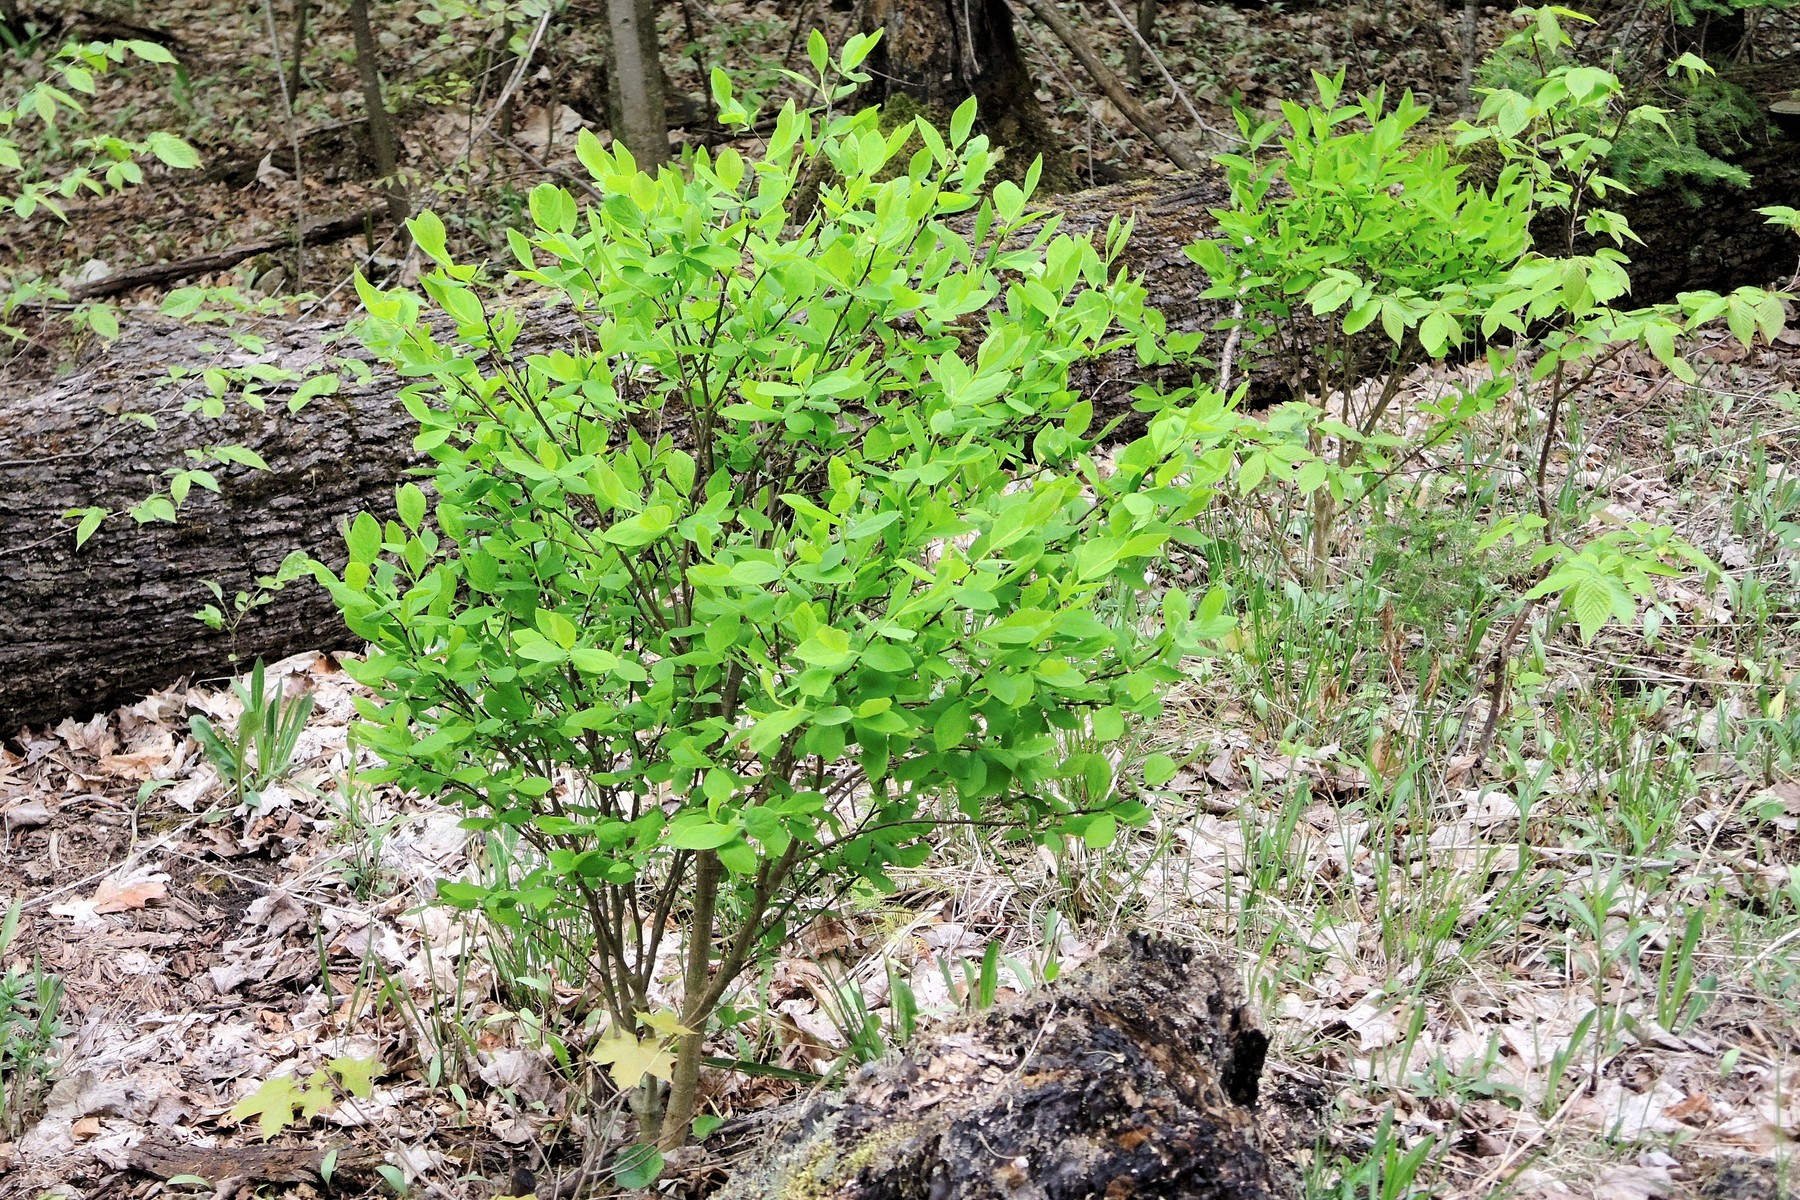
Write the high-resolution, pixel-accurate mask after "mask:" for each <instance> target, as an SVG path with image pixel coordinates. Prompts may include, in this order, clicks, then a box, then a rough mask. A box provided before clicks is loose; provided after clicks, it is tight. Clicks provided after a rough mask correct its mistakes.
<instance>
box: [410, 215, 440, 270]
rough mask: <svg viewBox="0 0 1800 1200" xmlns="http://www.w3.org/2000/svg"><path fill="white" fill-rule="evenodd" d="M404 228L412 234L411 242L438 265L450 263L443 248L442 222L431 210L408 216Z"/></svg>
mask: <svg viewBox="0 0 1800 1200" xmlns="http://www.w3.org/2000/svg"><path fill="white" fill-rule="evenodd" d="M406 228H407V230H408V231H409V232H411V234H412V238H413V244H414V245H416V246H418V248H419V249H420V250H422V251H424V252H425V256H426V257H427V258H429V259H431V261H432V262H435V263H437V264H438V265H439V266H443V267H447V266H449V265H450V255H449V252H448V251H447V250H445V248H444V238H445V230H444V222H443V221H442V220H440V219H439V218H438V215H437V214H436V213H434V212H432V211H431V210H429V209H427V210H426V211H424V212H422V213H420V214H419V215H418V216H416V217H408V218H407V220H406Z"/></svg>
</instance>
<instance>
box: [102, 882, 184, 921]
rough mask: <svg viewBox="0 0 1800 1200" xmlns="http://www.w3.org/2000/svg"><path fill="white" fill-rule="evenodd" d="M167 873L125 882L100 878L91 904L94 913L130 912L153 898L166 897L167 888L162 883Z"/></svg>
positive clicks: (160, 898) (162, 898) (167, 893)
mask: <svg viewBox="0 0 1800 1200" xmlns="http://www.w3.org/2000/svg"><path fill="white" fill-rule="evenodd" d="M166 879H168V876H167V875H161V874H158V875H152V876H148V877H146V878H143V879H139V880H136V881H133V882H127V883H115V882H114V881H113V880H111V879H102V880H101V881H100V886H99V887H97V888H95V889H94V898H93V905H94V911H95V912H96V913H119V912H130V911H131V910H133V909H137V908H143V907H144V906H145V905H147V904H149V903H150V902H151V901H153V900H164V899H167V898H168V895H169V889H168V887H167V886H165V884H164V882H163V881H164V880H166Z"/></svg>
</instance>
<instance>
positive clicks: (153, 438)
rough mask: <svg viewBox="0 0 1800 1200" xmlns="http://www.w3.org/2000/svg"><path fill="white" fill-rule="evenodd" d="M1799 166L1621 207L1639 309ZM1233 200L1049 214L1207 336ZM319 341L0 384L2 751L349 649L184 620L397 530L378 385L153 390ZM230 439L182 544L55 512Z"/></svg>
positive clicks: (391, 409)
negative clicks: (6, 743)
mask: <svg viewBox="0 0 1800 1200" xmlns="http://www.w3.org/2000/svg"><path fill="white" fill-rule="evenodd" d="M1790 75H1791V72H1789V73H1786V74H1784V73H1782V72H1775V73H1774V74H1773V75H1772V77H1771V80H1772V81H1771V82H1769V83H1768V84H1767V88H1766V89H1765V90H1769V91H1770V92H1771V93H1772V92H1773V91H1774V90H1777V89H1780V88H1782V87H1789V88H1791V86H1792V83H1791V82H1787V81H1788V80H1789V76H1790ZM1794 151H1795V144H1794V142H1793V140H1792V139H1791V138H1790V137H1789V136H1787V135H1785V134H1783V133H1782V132H1781V131H1780V130H1779V129H1777V128H1775V127H1773V126H1771V127H1770V128H1769V129H1767V130H1765V131H1764V132H1763V133H1762V134H1760V135H1759V136H1758V138H1757V139H1756V140H1755V141H1754V142H1752V143H1751V144H1749V145H1747V146H1745V147H1742V148H1740V150H1739V152H1738V153H1737V154H1736V155H1735V156H1734V157H1735V159H1736V161H1737V162H1738V163H1739V164H1740V165H1742V166H1743V167H1744V168H1745V169H1746V170H1748V171H1749V172H1750V173H1751V175H1752V176H1753V177H1754V179H1755V183H1754V184H1753V186H1752V187H1751V188H1748V189H1731V188H1723V187H1718V188H1709V189H1705V190H1704V191H1700V192H1697V193H1693V194H1683V193H1681V192H1679V191H1678V190H1675V189H1667V190H1664V191H1662V192H1659V193H1654V194H1646V195H1641V196H1636V197H1631V198H1629V199H1628V200H1627V202H1626V205H1625V207H1626V208H1627V211H1628V215H1629V216H1630V218H1631V221H1632V224H1633V226H1634V227H1635V228H1636V229H1637V230H1638V232H1639V233H1640V235H1642V236H1643V237H1644V239H1645V242H1646V243H1647V244H1646V245H1643V246H1636V247H1633V248H1632V258H1633V263H1632V274H1633V277H1634V279H1635V280H1636V281H1637V290H1636V298H1637V299H1639V300H1640V301H1646V302H1647V301H1651V300H1657V299H1663V298H1666V297H1668V296H1671V295H1673V294H1674V293H1675V292H1677V291H1680V290H1683V289H1687V288H1728V287H1731V286H1735V285H1737V284H1744V283H1752V284H1761V283H1766V282H1768V281H1769V280H1771V279H1776V278H1785V277H1786V276H1787V275H1788V274H1789V273H1790V272H1792V270H1793V269H1794V265H1795V250H1796V247H1795V244H1794V239H1792V238H1791V237H1787V236H1786V235H1783V234H1778V233H1776V232H1774V231H1772V230H1770V229H1769V228H1768V226H1766V225H1765V224H1763V222H1762V219H1761V218H1760V217H1759V216H1757V215H1756V213H1755V209H1756V208H1757V207H1758V206H1759V205H1767V204H1783V203H1792V200H1793V197H1794V196H1796V195H1800V154H1796V153H1795V152H1794ZM1225 199H1226V194H1225V188H1224V183H1223V180H1222V179H1221V178H1220V177H1219V176H1218V175H1217V174H1216V173H1208V174H1203V175H1195V176H1176V177H1171V178H1156V179H1148V180H1143V181H1139V182H1135V183H1128V184H1119V185H1114V186H1111V187H1105V188H1098V189H1093V190H1089V191H1085V192H1076V193H1072V194H1070V195H1067V196H1063V197H1058V198H1055V199H1054V200H1052V201H1050V203H1052V204H1054V206H1055V208H1056V209H1057V210H1058V211H1060V212H1061V213H1062V215H1063V228H1064V229H1065V230H1066V231H1070V232H1095V233H1098V232H1103V231H1104V230H1105V228H1106V225H1107V223H1108V222H1109V221H1110V220H1111V219H1113V218H1114V217H1129V218H1132V219H1133V220H1134V222H1135V232H1134V234H1133V237H1132V239H1131V241H1130V243H1129V244H1128V246H1127V248H1126V252H1125V265H1126V266H1127V267H1128V268H1129V269H1130V270H1132V271H1134V272H1136V273H1138V274H1140V275H1141V276H1142V277H1143V279H1144V282H1145V286H1146V288H1147V290H1148V293H1149V300H1150V302H1151V303H1152V304H1153V305H1155V306H1157V307H1158V308H1160V309H1162V310H1163V312H1164V313H1165V314H1167V316H1168V319H1169V324H1170V326H1171V328H1174V329H1181V330H1202V331H1213V330H1215V329H1216V327H1217V326H1218V325H1219V323H1220V322H1221V321H1223V320H1225V319H1227V318H1229V316H1230V312H1229V310H1228V308H1227V307H1226V306H1225V305H1223V304H1221V303H1219V302H1216V301H1209V300H1203V299H1201V298H1200V293H1201V292H1202V291H1203V290H1204V289H1205V286H1206V280H1205V277H1204V275H1203V274H1202V273H1201V272H1200V270H1199V268H1198V267H1196V266H1194V265H1193V263H1191V262H1190V261H1189V260H1188V259H1187V257H1186V255H1185V254H1183V252H1182V248H1183V247H1184V246H1185V245H1187V244H1188V243H1190V242H1192V241H1194V240H1196V239H1198V238H1201V237H1204V236H1207V235H1208V234H1209V233H1210V232H1211V231H1212V229H1213V228H1214V226H1213V221H1212V217H1211V210H1212V209H1213V208H1216V207H1218V206H1220V205H1222V204H1223V203H1224V202H1225ZM527 324H528V326H529V327H530V329H531V331H532V333H531V336H532V338H533V339H534V340H535V341H536V342H538V343H539V344H542V345H546V346H550V345H558V344H565V343H567V342H569V341H570V340H572V337H573V333H574V328H575V322H574V319H573V317H572V316H571V315H570V314H568V313H567V312H566V311H558V310H539V311H536V312H534V313H532V315H531V316H530V317H529V318H528V320H527ZM330 332H331V330H330V329H329V328H327V327H324V326H320V325H316V324H315V325H311V326H302V325H296V326H293V327H290V328H287V329H283V330H277V331H276V332H275V334H274V335H272V336H271V338H270V343H269V344H270V349H269V351H268V352H267V353H264V354H262V355H258V356H249V355H244V354H239V353H236V352H228V351H221V350H220V349H218V347H217V344H216V343H218V342H220V341H222V340H223V339H221V338H220V336H219V334H218V333H217V332H216V331H214V330H209V329H205V328H191V327H187V326H182V325H178V324H173V323H170V322H166V321H157V320H149V321H144V322H140V323H137V324H132V325H128V327H127V329H126V333H125V336H124V337H123V338H121V339H120V340H119V341H118V342H116V343H114V344H112V345H111V346H108V347H103V348H99V349H96V350H95V351H94V352H93V353H92V354H90V356H89V357H88V358H87V359H86V360H85V361H82V362H80V363H77V364H74V365H73V369H71V370H68V371H67V372H65V373H63V374H60V375H58V376H56V377H54V378H45V379H42V380H39V381H37V382H33V383H28V384H24V385H19V384H14V385H10V386H9V385H6V384H4V383H3V382H0V613H3V614H4V617H0V622H3V624H0V628H3V629H4V631H5V636H3V637H0V737H10V736H12V735H14V734H16V733H17V732H18V731H19V729H20V727H21V726H23V725H26V724H41V723H45V722H54V721H57V720H59V719H61V718H62V717H64V716H80V715H85V714H86V713H88V712H92V711H95V710H97V709H101V708H105V707H107V706H109V705H113V704H117V703H120V702H124V701H129V700H131V699H134V698H136V697H138V696H141V695H143V694H144V693H145V692H147V691H149V690H151V689H153V688H158V687H164V686H167V685H168V684H170V683H172V682H174V681H175V680H176V679H178V678H179V677H181V676H183V675H190V676H208V675H217V674H220V673H222V672H225V671H227V670H230V669H232V668H233V667H234V665H237V664H240V663H242V662H244V661H248V660H249V659H251V658H254V657H255V656H257V655H263V656H277V655H281V654H285V653H291V652H295V651H299V650H303V649H320V648H330V647H334V646H341V645H345V644H347V643H348V642H349V641H350V638H349V636H348V634H347V632H346V631H345V630H344V628H343V626H342V624H341V623H340V622H339V620H338V618H337V615H336V612H335V611H334V609H333V608H332V606H331V604H330V602H329V601H328V600H327V598H326V596H325V594H324V593H323V592H322V591H321V590H320V589H318V588H316V587H313V586H310V585H308V584H302V585H300V586H297V587H292V588H289V589H288V590H287V591H286V592H284V593H282V594H281V595H280V596H278V597H277V598H276V599H275V600H274V602H273V603H271V604H269V605H268V606H267V607H264V608H261V609H259V610H257V611H256V612H255V613H253V614H252V615H251V616H250V617H249V619H248V620H246V621H245V622H244V623H243V624H242V625H241V626H240V627H239V628H238V629H237V630H236V633H235V636H234V637H228V636H225V635H223V634H215V633H212V632H209V631H208V630H206V629H204V628H202V627H201V626H200V625H198V624H197V623H196V622H195V621H193V620H192V619H191V614H192V613H193V612H194V610H195V609H197V608H199V607H200V606H201V605H202V604H204V603H207V602H208V601H209V600H210V596H209V595H208V594H207V593H206V592H205V590H204V589H203V586H202V581H203V580H209V579H210V580H215V581H217V582H218V583H219V584H220V586H221V587H222V588H223V589H224V590H225V593H226V595H227V596H230V595H231V594H232V593H234V592H236V591H238V590H239V589H243V588H246V587H249V586H250V585H251V583H252V581H254V580H255V579H256V577H257V576H258V575H261V574H266V573H268V572H270V571H272V570H274V568H275V567H276V565H277V564H279V563H280V562H281V560H282V559H283V558H284V557H285V556H286V555H287V554H288V552H289V551H292V550H296V549H305V550H308V551H311V552H313V553H316V554H318V555H319V556H320V557H322V558H326V559H328V560H329V559H330V558H331V557H332V555H333V554H335V553H337V552H338V548H339V547H340V546H341V542H340V540H339V539H338V536H337V530H338V528H339V526H340V525H341V523H342V522H343V521H344V520H345V519H346V518H348V517H349V516H351V515H353V514H354V513H356V512H357V511H358V510H361V509H371V510H374V511H377V512H381V513H386V512H389V511H391V508H390V506H391V504H392V489H393V487H394V485H395V484H396V483H397V482H398V481H399V480H400V479H401V477H402V475H403V473H404V472H405V471H406V470H407V468H408V467H410V466H412V465H414V463H415V462H416V458H415V456H414V454H413V452H412V449H411V438H410V431H411V424H412V423H411V421H410V419H409V418H407V416H406V414H405V412H404V410H403V409H402V408H401V406H400V405H399V403H398V402H397V401H396V399H395V395H394V393H395V385H394V383H393V381H392V380H391V378H389V377H388V376H387V375H386V374H385V373H382V372H377V373H376V374H375V375H374V376H373V377H372V378H371V379H369V380H368V381H366V382H362V383H351V384H348V385H347V386H346V387H345V388H344V389H343V390H342V391H340V392H339V393H338V394H337V395H335V396H332V397H329V398H321V399H318V400H315V401H313V402H312V403H311V404H310V405H308V406H307V407H306V408H305V409H304V410H303V411H302V412H300V413H299V414H297V415H289V414H287V413H286V412H285V411H284V409H283V406H282V404H281V403H280V401H281V400H282V398H283V390H282V388H281V387H279V386H275V387H270V388H267V389H265V393H264V394H265V396H266V398H267V399H268V400H269V401H270V404H269V410H268V413H267V414H266V415H264V414H258V413H240V414H238V415H235V416H232V417H229V418H227V419H226V420H224V421H206V420H202V419H201V418H199V417H197V416H193V415H191V414H183V413H182V412H181V411H180V409H181V406H180V404H179V403H171V402H170V396H171V392H170V388H169V386H168V385H167V384H166V383H165V382H164V380H165V377H166V373H167V369H168V368H169V367H171V366H183V367H187V368H194V367H199V366H214V365H219V366H229V365H233V362H234V361H239V360H241V361H250V360H251V359H252V358H253V357H254V358H255V359H256V360H257V361H266V362H273V363H274V364H276V365H279V366H284V367H289V368H293V369H298V370H313V369H320V368H321V366H322V364H324V362H325V360H326V359H327V357H328V355H329V353H330V352H329V351H327V350H326V349H325V347H324V339H325V337H326V335H327V334H329V333H330ZM1219 344H1220V340H1219V339H1218V338H1216V337H1215V338H1213V339H1212V340H1211V341H1210V342H1209V343H1208V344H1207V345H1206V346H1203V347H1202V350H1203V352H1205V351H1210V352H1212V353H1214V354H1216V353H1217V352H1218V351H1217V347H1218V345H1219ZM1254 365H1255V364H1254V361H1253V360H1251V359H1249V357H1248V355H1247V354H1242V355H1240V359H1239V369H1238V371H1237V373H1236V376H1235V377H1236V378H1240V379H1241V378H1244V377H1245V376H1246V375H1247V374H1254V372H1253V371H1252V370H1250V369H1248V368H1250V367H1254ZM1191 370H1192V368H1191V367H1187V366H1172V367H1166V368H1162V369H1159V370H1154V371H1151V370H1145V369H1144V368H1142V367H1140V366H1139V365H1138V363H1137V361H1136V359H1135V357H1134V356H1132V355H1131V354H1129V353H1125V354H1120V355H1114V356H1112V357H1109V358H1106V359H1103V360H1100V361H1098V362H1094V363H1089V364H1084V365H1083V366H1082V367H1081V369H1080V370H1079V371H1078V373H1077V378H1076V380H1075V384H1076V386H1077V387H1079V388H1080V389H1081V390H1082V391H1083V392H1084V394H1086V395H1087V396H1088V397H1089V398H1090V399H1091V400H1092V401H1093V403H1094V406H1095V409H1096V411H1097V412H1098V413H1100V414H1103V415H1105V414H1118V413H1121V412H1125V411H1128V410H1129V406H1130V402H1131V401H1130V397H1131V392H1132V389H1133V388H1135V387H1137V386H1138V385H1140V384H1143V383H1155V382H1162V383H1175V384H1182V383H1186V382H1188V380H1189V379H1190V378H1191ZM46 374H47V372H46ZM346 378H348V376H346ZM1301 382H1302V384H1303V383H1304V381H1301ZM1256 386H1257V388H1258V390H1257V391H1256V392H1254V393H1253V401H1255V400H1263V401H1266V400H1272V399H1278V398H1280V397H1281V396H1282V395H1284V394H1286V393H1287V392H1289V391H1290V390H1291V389H1292V387H1293V381H1289V380H1287V379H1286V378H1285V377H1284V376H1283V375H1282V373H1280V372H1278V371H1274V370H1268V371H1264V372H1262V373H1261V374H1260V376H1259V378H1258V380H1257V384H1256ZM152 410H154V411H156V412H157V413H158V417H159V424H158V427H157V428H156V429H155V430H148V429H145V428H144V427H142V426H141V425H136V424H125V423H122V422H121V419H120V415H121V414H123V413H129V412H145V411H152ZM234 442H235V443H238V444H242V445H246V446H248V447H250V448H251V449H253V450H255V451H257V452H258V453H259V454H260V455H261V456H262V457H263V459H264V460H266V461H267V462H268V464H269V468H270V469H269V470H268V471H267V472H248V471H244V470H234V471H232V472H229V473H225V474H223V475H222V477H221V482H222V484H223V492H222V494H221V495H219V496H212V495H196V497H195V498H194V499H192V500H191V501H190V504H189V507H188V509H186V510H184V515H183V519H182V521H181V523H180V524H179V525H175V526H167V525H149V526H144V527H142V528H131V527H130V526H129V525H128V524H127V523H125V522H113V523H110V524H108V525H107V526H104V527H102V529H101V530H100V532H99V533H98V534H97V535H96V536H95V537H94V538H93V540H92V541H90V542H89V543H88V544H87V545H86V546H85V547H83V548H81V549H79V550H78V549H76V547H75V541H74V535H73V529H72V525H71V523H70V522H69V521H67V520H66V519H65V517H64V513H65V512H67V511H68V510H70V509H75V508H85V507H87V506H89V505H99V506H103V507H106V508H113V509H121V508H124V507H126V506H128V505H130V504H131V503H133V502H135V501H136V500H138V499H141V498H142V497H143V496H144V495H145V494H146V491H147V486H146V481H147V480H156V479H159V478H161V477H163V475H164V474H165V472H167V471H170V470H172V469H176V468H180V467H183V466H188V465H191V464H190V463H189V462H188V461H187V460H186V458H185V451H186V450H187V449H189V448H193V447H198V446H202V445H219V444H223V443H234Z"/></svg>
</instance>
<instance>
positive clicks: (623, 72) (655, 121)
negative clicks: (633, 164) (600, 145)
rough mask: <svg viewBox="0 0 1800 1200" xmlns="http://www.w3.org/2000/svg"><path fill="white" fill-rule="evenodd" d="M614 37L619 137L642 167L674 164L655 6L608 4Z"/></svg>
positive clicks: (646, 1) (641, 0) (632, 0)
mask: <svg viewBox="0 0 1800 1200" xmlns="http://www.w3.org/2000/svg"><path fill="white" fill-rule="evenodd" d="M606 22H607V29H608V32H610V33H611V35H612V86H613V90H614V93H615V94H616V95H617V96H618V112H617V113H616V114H615V126H616V127H615V128H614V129H613V135H614V136H615V137H617V138H618V139H619V140H620V141H622V142H624V143H625V148H626V149H628V150H630V151H631V156H632V157H633V158H635V159H637V161H638V165H639V166H640V167H646V168H654V167H656V166H659V165H660V164H662V163H666V162H668V161H669V117H668V111H667V108H666V107H665V105H664V101H663V86H662V64H661V61H660V55H659V54H658V47H657V44H656V8H655V5H654V3H653V2H652V0H606Z"/></svg>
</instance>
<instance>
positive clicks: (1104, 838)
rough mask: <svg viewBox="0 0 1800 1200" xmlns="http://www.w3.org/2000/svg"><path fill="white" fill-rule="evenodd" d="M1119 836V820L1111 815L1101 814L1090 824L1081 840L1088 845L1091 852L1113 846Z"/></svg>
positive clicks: (1083, 832)
mask: <svg viewBox="0 0 1800 1200" xmlns="http://www.w3.org/2000/svg"><path fill="white" fill-rule="evenodd" d="M1118 836H1119V819H1118V818H1117V817H1115V816H1113V815H1112V814H1111V813H1101V814H1100V815H1099V816H1097V817H1095V818H1094V819H1093V820H1091V821H1089V822H1088V826H1087V828H1086V829H1085V830H1083V831H1082V834H1081V840H1082V841H1084V842H1086V843H1087V848H1088V849H1089V850H1104V849H1105V848H1106V847H1108V846H1110V845H1112V844H1113V839H1114V838H1116V837H1118Z"/></svg>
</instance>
